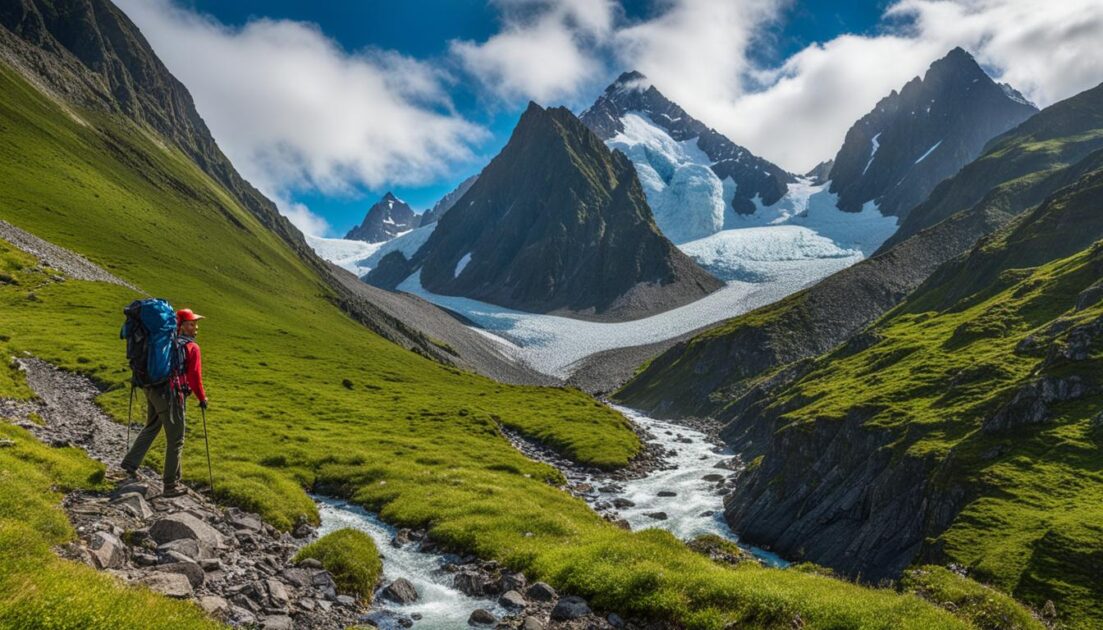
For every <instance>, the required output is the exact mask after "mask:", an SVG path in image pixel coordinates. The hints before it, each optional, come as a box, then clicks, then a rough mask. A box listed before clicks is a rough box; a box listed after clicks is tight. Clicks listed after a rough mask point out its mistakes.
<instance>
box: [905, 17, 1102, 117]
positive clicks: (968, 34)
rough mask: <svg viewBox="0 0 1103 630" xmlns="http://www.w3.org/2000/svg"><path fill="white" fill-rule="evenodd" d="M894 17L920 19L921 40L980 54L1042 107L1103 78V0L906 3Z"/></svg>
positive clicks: (983, 62) (919, 36)
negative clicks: (1101, 0)
mask: <svg viewBox="0 0 1103 630" xmlns="http://www.w3.org/2000/svg"><path fill="white" fill-rule="evenodd" d="M889 14H890V15H899V16H905V17H911V18H912V19H914V21H915V31H916V34H917V37H918V38H920V39H923V40H928V41H936V42H941V43H942V45H943V47H952V46H963V47H965V48H966V49H969V50H973V51H975V52H976V54H977V58H978V60H979V61H980V62H981V63H982V64H985V65H987V66H990V67H992V68H994V69H996V71H997V72H999V73H1000V79H1001V80H1002V81H1005V82H1008V83H1011V84H1012V85H1014V86H1015V87H1016V88H1018V89H1020V90H1021V91H1022V92H1023V93H1024V94H1025V95H1026V96H1027V97H1029V98H1031V99H1032V100H1034V101H1035V102H1036V103H1038V104H1039V105H1049V104H1052V103H1053V102H1055V101H1058V100H1061V99H1064V98H1067V97H1069V96H1072V95H1073V94H1076V93H1078V92H1082V91H1083V90H1086V89H1088V88H1090V87H1094V86H1096V85H1098V84H1099V83H1100V81H1103V56H1101V55H1100V54H1099V46H1100V42H1103V4H1100V2H1099V0H1061V1H1060V2H1049V1H1048V0H958V1H955V2H950V1H947V0H902V1H900V2H898V3H897V4H896V5H894V6H893V7H891V8H890V9H889Z"/></svg>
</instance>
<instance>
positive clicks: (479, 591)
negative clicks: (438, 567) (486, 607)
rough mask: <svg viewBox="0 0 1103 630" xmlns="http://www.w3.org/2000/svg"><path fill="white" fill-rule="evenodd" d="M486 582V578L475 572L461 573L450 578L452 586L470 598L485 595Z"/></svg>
mask: <svg viewBox="0 0 1103 630" xmlns="http://www.w3.org/2000/svg"><path fill="white" fill-rule="evenodd" d="M486 582H487V579H486V577H485V576H484V575H482V574H481V573H478V572H475V571H461V572H459V573H457V574H456V575H454V576H453V577H452V586H454V587H455V588H456V590H457V591H459V592H461V593H463V594H465V595H470V596H472V597H479V596H481V595H485V594H486Z"/></svg>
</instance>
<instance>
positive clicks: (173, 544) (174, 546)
mask: <svg viewBox="0 0 1103 630" xmlns="http://www.w3.org/2000/svg"><path fill="white" fill-rule="evenodd" d="M157 551H159V552H161V553H162V554H165V555H168V553H169V552H170V551H175V552H176V553H179V554H183V555H184V556H185V557H187V558H191V559H192V560H198V559H199V556H200V553H199V542H197V541H195V540H192V539H190V538H181V539H179V540H172V541H169V542H167V543H165V544H163V545H158V546H157Z"/></svg>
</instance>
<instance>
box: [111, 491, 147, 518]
mask: <svg viewBox="0 0 1103 630" xmlns="http://www.w3.org/2000/svg"><path fill="white" fill-rule="evenodd" d="M111 503H112V505H115V506H116V507H119V508H121V509H124V510H126V511H127V512H129V513H130V514H131V515H132V516H134V518H136V519H138V520H141V521H144V520H146V519H147V518H153V508H151V507H149V503H147V502H146V498H145V497H144V496H142V495H141V494H139V493H137V492H127V493H124V494H120V495H119V496H117V497H115V498H113V499H111Z"/></svg>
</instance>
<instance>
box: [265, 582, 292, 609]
mask: <svg viewBox="0 0 1103 630" xmlns="http://www.w3.org/2000/svg"><path fill="white" fill-rule="evenodd" d="M265 584H266V585H267V587H268V599H269V601H270V602H271V603H272V605H273V606H274V607H276V608H283V607H284V606H287V603H288V602H289V601H291V598H290V597H289V596H288V595H287V587H285V586H284V585H283V582H280V581H279V580H274V579H271V578H269V579H268V580H265Z"/></svg>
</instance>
